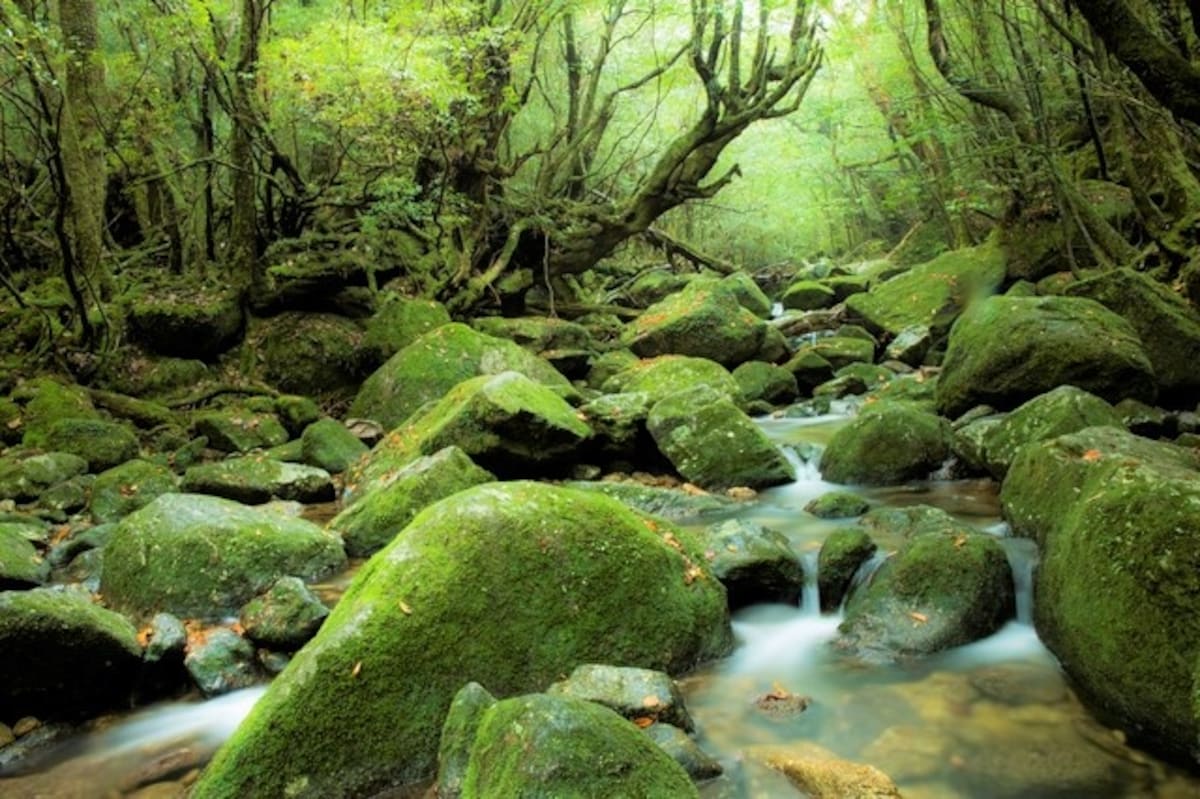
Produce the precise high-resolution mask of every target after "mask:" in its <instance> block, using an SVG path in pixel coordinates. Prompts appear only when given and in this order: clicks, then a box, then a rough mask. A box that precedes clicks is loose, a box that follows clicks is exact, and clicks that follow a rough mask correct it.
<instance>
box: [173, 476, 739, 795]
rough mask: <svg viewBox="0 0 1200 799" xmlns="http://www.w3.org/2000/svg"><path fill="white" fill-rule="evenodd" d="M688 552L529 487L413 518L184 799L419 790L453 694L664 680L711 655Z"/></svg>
mask: <svg viewBox="0 0 1200 799" xmlns="http://www.w3.org/2000/svg"><path fill="white" fill-rule="evenodd" d="M691 542H692V539H691V537H690V536H689V535H688V534H687V533H685V532H684V531H682V530H679V529H675V528H673V527H671V526H669V525H667V524H666V523H665V522H661V521H652V520H650V519H648V518H647V517H644V516H640V515H637V514H635V513H633V512H632V511H629V510H627V509H626V508H624V507H623V506H622V505H620V504H619V503H617V502H616V501H615V500H610V499H607V498H605V497H601V496H597V495H592V494H584V493H581V492H578V491H572V490H570V489H565V488H556V487H553V486H548V485H543V484H537V483H525V482H516V483H492V484H488V485H484V486H478V487H475V488H472V489H468V490H467V491H465V492H461V493H459V494H457V495H455V496H454V497H451V498H448V499H446V500H443V501H441V502H439V503H436V504H434V505H432V506H430V507H428V508H426V509H425V510H424V511H422V512H421V513H420V514H418V516H417V517H416V518H415V519H414V520H413V521H412V523H411V524H410V525H409V526H408V528H407V530H406V531H405V534H404V535H403V536H400V537H398V538H396V539H394V540H393V541H392V543H391V544H389V545H388V546H387V547H386V548H385V549H384V550H382V551H381V552H379V553H378V554H376V555H375V557H374V558H372V559H371V560H370V561H369V562H368V563H367V565H366V566H365V567H364V568H363V570H362V571H361V572H359V574H358V576H357V577H356V578H355V580H354V582H353V584H352V585H351V586H350V589H349V590H348V591H347V592H346V594H345V596H344V597H343V598H342V600H341V601H340V602H339V604H338V605H337V607H336V608H335V609H334V611H333V613H332V614H331V615H330V617H329V618H328V619H327V620H326V622H325V624H324V626H323V627H322V628H321V632H320V633H318V634H317V637H316V638H314V639H313V640H312V641H310V642H309V643H308V645H307V646H305V647H304V649H302V650H301V651H300V652H299V653H298V654H297V655H296V657H295V658H294V659H293V661H292V662H291V664H290V665H289V666H288V667H287V669H286V670H285V671H284V672H283V674H282V675H280V676H279V677H278V678H277V679H276V681H275V682H274V683H273V684H272V685H271V687H270V689H269V690H268V691H267V693H266V695H265V696H264V697H263V698H262V699H261V700H260V701H259V703H258V705H256V706H255V708H254V710H253V711H252V712H251V714H250V716H249V717H248V718H247V719H246V721H245V722H244V723H243V724H242V726H241V727H240V728H239V729H238V731H237V732H236V733H235V734H234V736H233V737H232V738H231V739H230V740H229V741H228V742H227V743H226V745H225V746H224V747H223V748H222V749H221V751H220V752H218V754H217V756H216V757H215V758H214V760H213V762H212V764H211V765H210V766H209V767H208V770H207V771H206V772H205V773H204V775H203V776H202V777H201V778H200V781H199V783H198V784H197V786H196V790H195V793H194V794H193V797H194V799H211V797H234V796H246V795H248V794H254V795H260V796H282V795H285V794H287V795H291V796H295V797H310V796H312V797H316V796H319V797H348V796H364V795H371V794H372V793H373V792H375V791H377V790H379V789H382V788H384V787H385V786H389V785H396V784H402V783H409V782H412V781H415V780H419V779H423V778H425V777H428V776H429V775H430V774H431V772H432V770H433V767H434V757H435V755H436V751H437V735H438V730H439V729H440V727H441V724H442V721H443V718H444V717H445V715H446V712H447V710H448V708H449V706H450V702H451V699H452V698H453V697H454V695H455V693H456V692H457V691H458V689H459V687H461V686H462V685H463V684H465V683H466V682H468V681H471V680H475V681H477V682H480V683H481V684H485V685H487V686H488V687H489V688H490V689H491V690H493V691H494V692H495V693H496V694H497V695H499V696H506V695H512V694H516V693H520V692H522V691H528V690H531V689H534V688H535V687H536V688H540V687H543V686H545V685H547V684H549V683H550V682H552V681H553V680H554V679H556V678H557V677H558V676H559V675H561V674H564V673H567V672H569V671H570V670H571V669H572V668H574V667H575V666H576V665H579V664H580V663H586V662H597V661H600V662H603V661H611V662H617V663H622V664H626V665H632V666H642V667H645V668H656V669H662V670H666V671H669V672H672V673H677V672H679V671H680V670H682V669H687V668H689V667H691V666H692V665H693V664H695V663H697V662H699V661H703V660H706V659H708V658H712V657H716V656H719V655H721V654H723V653H724V652H726V651H727V650H728V648H729V646H730V641H731V637H730V630H729V624H728V618H727V611H726V608H725V596H724V591H723V590H722V589H721V588H720V585H719V584H718V583H717V581H716V579H715V578H713V576H712V575H711V574H710V573H709V572H708V571H707V569H706V568H705V566H704V556H703V553H702V552H701V551H699V548H698V547H696V546H695V545H694V544H693V543H691ZM398 709H402V712H398ZM622 723H624V722H622ZM351 730H352V731H353V733H354V734H353V735H349V734H347V733H348V731H351ZM469 781H470V780H468V782H469ZM492 795H495V794H492Z"/></svg>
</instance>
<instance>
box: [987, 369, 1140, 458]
mask: <svg viewBox="0 0 1200 799" xmlns="http://www.w3.org/2000/svg"><path fill="white" fill-rule="evenodd" d="M1104 425H1110V426H1113V427H1121V426H1122V424H1121V419H1120V417H1119V416H1118V415H1117V413H1116V411H1114V410H1113V407H1112V406H1111V405H1109V404H1108V403H1107V402H1105V401H1104V400H1102V399H1100V398H1099V397H1097V396H1095V395H1094V394H1089V393H1088V392H1086V391H1082V390H1080V389H1078V388H1075V387H1074V386H1059V387H1058V388H1056V389H1054V390H1053V391H1049V392H1047V393H1045V394H1042V395H1041V396H1039V397H1034V398H1033V399H1031V400H1030V401H1029V402H1026V403H1025V404H1024V405H1022V406H1021V407H1019V408H1017V409H1016V410H1015V411H1013V412H1012V413H1010V414H1009V415H1008V416H1006V417H1004V419H1003V420H1001V421H1000V422H999V423H997V424H995V425H989V426H988V428H987V430H986V432H984V435H983V450H984V454H985V457H986V459H987V465H988V469H989V470H990V471H991V473H992V476H993V477H995V478H996V479H997V480H1002V479H1003V478H1004V474H1005V473H1006V472H1007V471H1008V467H1009V466H1010V465H1011V464H1012V461H1013V458H1015V457H1016V456H1017V453H1018V452H1019V451H1020V449H1021V447H1024V446H1026V445H1027V444H1031V443H1034V442H1037V441H1045V440H1046V439H1050V438H1057V437H1058V436H1061V435H1066V434H1067V433H1074V432H1075V431H1077V430H1082V429H1084V428H1085V427H1103V426H1104Z"/></svg>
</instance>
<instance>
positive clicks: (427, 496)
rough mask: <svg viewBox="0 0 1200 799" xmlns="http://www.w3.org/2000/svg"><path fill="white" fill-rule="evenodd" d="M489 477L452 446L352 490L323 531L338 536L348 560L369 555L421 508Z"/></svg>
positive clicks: (489, 479)
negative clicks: (347, 503) (350, 499)
mask: <svg viewBox="0 0 1200 799" xmlns="http://www.w3.org/2000/svg"><path fill="white" fill-rule="evenodd" d="M495 479H496V478H495V476H494V475H492V474H491V472H488V471H487V470H485V469H481V468H479V467H478V466H476V465H475V463H474V462H473V461H472V460H471V458H470V457H469V456H468V455H467V454H466V453H465V452H463V451H462V450H461V449H459V448H458V447H454V446H451V447H446V448H445V449H442V450H439V451H438V452H435V453H434V454H433V455H429V456H426V457H422V458H417V459H416V460H415V461H412V462H411V463H409V464H407V465H405V466H403V467H401V468H399V469H397V470H395V471H391V472H387V473H384V474H382V475H381V476H380V478H379V479H378V480H377V481H376V482H374V483H373V484H371V485H370V487H369V489H368V490H366V491H363V490H361V489H360V488H359V487H355V490H354V492H353V493H352V494H351V498H352V502H353V504H350V505H349V506H348V507H346V509H345V510H343V511H342V512H341V513H339V514H338V515H337V516H335V517H334V518H333V521H331V522H330V523H329V529H331V530H333V531H335V532H337V533H338V534H339V535H341V537H342V539H343V540H344V541H345V542H346V551H347V552H349V553H350V555H351V556H353V557H362V556H364V555H370V554H371V553H373V552H375V551H376V550H379V549H381V548H383V547H384V546H385V545H387V543H388V542H389V541H391V540H392V539H393V538H395V537H396V534H397V533H399V532H400V531H401V530H403V529H404V528H405V527H406V526H408V523H409V522H410V521H412V520H413V517H415V516H416V515H417V513H418V512H420V511H421V510H423V509H424V508H425V507H426V506H428V505H432V504H433V503H434V502H437V501H438V500H440V499H443V498H445V497H448V496H450V495H451V494H454V493H457V492H459V491H462V490H464V489H467V488H470V487H471V486H476V485H479V484H481V483H487V482H491V481H492V480H495Z"/></svg>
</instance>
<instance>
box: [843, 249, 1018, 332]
mask: <svg viewBox="0 0 1200 799" xmlns="http://www.w3.org/2000/svg"><path fill="white" fill-rule="evenodd" d="M1006 263H1007V261H1006V258H1005V256H1004V253H1003V251H1002V250H1001V248H1000V247H999V246H998V245H997V244H996V243H995V242H994V241H989V242H988V243H986V244H981V245H980V246H978V247H970V248H967V249H963V250H952V251H950V252H945V253H942V254H941V255H939V256H938V257H937V258H934V259H933V260H932V261H929V262H927V263H924V264H921V265H919V266H914V267H913V268H912V269H910V270H908V271H907V272H904V273H903V274H900V275H897V276H896V277H893V278H891V279H890V280H886V281H884V282H882V283H877V284H875V285H874V286H872V287H871V290H870V291H868V292H866V293H864V294H855V295H854V296H852V297H850V298H849V299H847V300H846V309H847V311H849V313H850V315H851V316H853V317H855V318H857V319H860V320H861V321H862V323H863V324H864V325H866V327H867V329H869V330H871V331H872V332H873V333H880V334H883V333H886V334H888V335H890V336H896V335H898V334H899V333H900V332H901V331H903V330H904V329H905V328H909V327H913V326H916V325H921V326H924V327H928V328H929V329H930V330H931V331H933V333H934V335H935V336H938V335H944V334H945V332H946V331H947V330H949V329H950V325H951V324H953V323H954V320H955V319H956V318H957V317H958V315H959V314H960V313H962V312H963V310H964V309H965V308H967V307H968V306H969V305H971V304H972V303H973V302H974V301H975V300H977V299H979V298H981V297H986V296H988V295H990V294H994V293H995V292H996V291H997V290H999V288H1000V285H1001V284H1002V283H1003V282H1004V275H1005V268H1006Z"/></svg>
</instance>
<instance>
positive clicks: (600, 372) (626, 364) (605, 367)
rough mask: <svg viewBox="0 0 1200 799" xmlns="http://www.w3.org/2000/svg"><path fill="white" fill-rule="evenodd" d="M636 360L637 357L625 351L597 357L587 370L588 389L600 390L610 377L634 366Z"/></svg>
mask: <svg viewBox="0 0 1200 799" xmlns="http://www.w3.org/2000/svg"><path fill="white" fill-rule="evenodd" d="M638 360H639V359H638V356H636V355H634V354H633V353H632V352H630V351H629V350H626V349H617V350H609V351H608V352H604V353H601V354H600V355H597V356H596V357H595V358H593V359H592V365H591V367H590V368H589V369H588V374H587V381H586V382H587V385H588V387H589V388H593V389H596V390H597V391H598V390H600V387H601V386H603V385H604V384H605V383H606V382H607V381H608V379H609V378H610V377H612V376H613V375H616V374H619V373H620V372H622V371H624V370H625V369H628V368H630V367H631V366H633V365H635V364H636V363H637V362H638Z"/></svg>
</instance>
